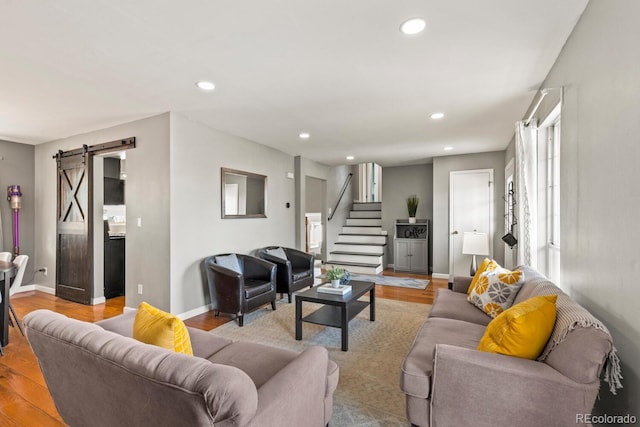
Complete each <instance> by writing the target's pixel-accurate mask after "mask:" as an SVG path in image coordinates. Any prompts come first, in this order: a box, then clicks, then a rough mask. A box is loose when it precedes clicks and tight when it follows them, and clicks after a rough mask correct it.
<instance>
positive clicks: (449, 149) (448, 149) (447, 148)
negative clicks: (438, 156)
mask: <svg viewBox="0 0 640 427" xmlns="http://www.w3.org/2000/svg"><path fill="white" fill-rule="evenodd" d="M451 150H453V147H444V151H451Z"/></svg>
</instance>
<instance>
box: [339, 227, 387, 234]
mask: <svg viewBox="0 0 640 427" xmlns="http://www.w3.org/2000/svg"><path fill="white" fill-rule="evenodd" d="M342 232H343V233H347V234H373V235H380V233H381V232H382V227H351V226H348V225H345V226H344V227H342Z"/></svg>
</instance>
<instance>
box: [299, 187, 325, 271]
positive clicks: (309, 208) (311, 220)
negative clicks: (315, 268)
mask: <svg viewBox="0 0 640 427" xmlns="http://www.w3.org/2000/svg"><path fill="white" fill-rule="evenodd" d="M305 188H306V194H305V195H306V200H305V204H304V219H305V247H304V249H305V251H306V252H308V253H311V254H313V255H314V256H315V259H316V261H322V260H325V259H326V240H327V239H326V235H327V234H326V233H327V232H326V221H327V219H326V215H324V212H326V211H327V209H326V207H327V206H326V205H327V202H326V193H327V192H326V188H327V181H325V180H323V179H320V178H314V177H311V176H306V177H305Z"/></svg>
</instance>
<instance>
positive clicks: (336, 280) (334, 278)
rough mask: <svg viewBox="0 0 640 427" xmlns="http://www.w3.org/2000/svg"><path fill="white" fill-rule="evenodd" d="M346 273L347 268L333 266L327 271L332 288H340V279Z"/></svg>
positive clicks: (326, 275)
mask: <svg viewBox="0 0 640 427" xmlns="http://www.w3.org/2000/svg"><path fill="white" fill-rule="evenodd" d="M344 273H345V269H344V268H340V267H331V268H330V269H329V270H327V273H326V274H325V277H326V278H327V280H330V281H331V287H332V288H339V287H340V279H341V278H342V276H343V275H344Z"/></svg>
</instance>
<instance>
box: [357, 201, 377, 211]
mask: <svg viewBox="0 0 640 427" xmlns="http://www.w3.org/2000/svg"><path fill="white" fill-rule="evenodd" d="M353 210H354V211H381V210H382V204H381V203H380V202H373V203H354V204H353Z"/></svg>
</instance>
